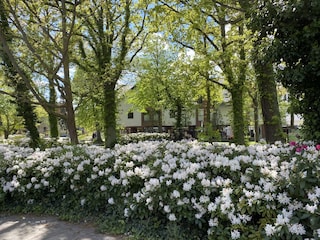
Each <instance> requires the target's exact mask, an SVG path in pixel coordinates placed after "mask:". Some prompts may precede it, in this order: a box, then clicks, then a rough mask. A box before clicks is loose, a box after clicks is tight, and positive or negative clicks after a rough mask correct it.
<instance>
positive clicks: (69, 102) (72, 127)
mask: <svg viewBox="0 0 320 240" xmlns="http://www.w3.org/2000/svg"><path fill="white" fill-rule="evenodd" d="M61 10H62V11H61V14H62V19H61V21H62V37H63V39H62V41H63V43H62V44H63V53H64V55H63V59H62V63H63V75H64V94H65V95H64V96H63V98H64V99H65V107H66V114H67V116H66V124H67V129H68V132H69V137H70V141H71V143H72V144H78V143H79V140H78V133H77V128H76V121H75V114H74V109H73V96H72V90H71V81H70V70H69V68H70V60H69V43H70V33H68V32H67V9H66V1H64V0H63V1H62V8H61Z"/></svg>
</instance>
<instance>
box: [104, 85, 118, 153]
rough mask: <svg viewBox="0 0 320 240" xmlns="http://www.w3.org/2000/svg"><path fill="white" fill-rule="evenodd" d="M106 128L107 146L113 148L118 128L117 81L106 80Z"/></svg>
mask: <svg viewBox="0 0 320 240" xmlns="http://www.w3.org/2000/svg"><path fill="white" fill-rule="evenodd" d="M104 99H105V104H104V128H105V147H106V148H113V147H114V145H115V144H116V142H117V130H116V127H117V125H116V108H117V105H116V92H115V82H112V81H106V82H105V84H104Z"/></svg>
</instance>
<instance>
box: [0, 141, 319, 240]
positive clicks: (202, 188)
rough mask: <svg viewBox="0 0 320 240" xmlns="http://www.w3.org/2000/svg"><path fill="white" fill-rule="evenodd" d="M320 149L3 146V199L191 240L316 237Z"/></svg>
mask: <svg viewBox="0 0 320 240" xmlns="http://www.w3.org/2000/svg"><path fill="white" fill-rule="evenodd" d="M319 150H320V146H319V145H316V146H314V145H312V144H311V143H307V144H300V145H298V144H290V145H289V144H287V145H283V144H280V143H278V144H275V145H253V146H249V147H244V146H236V145H233V144H231V145H222V144H208V143H199V142H185V141H183V142H171V141H152V142H151V141H145V142H139V143H132V144H128V145H117V146H116V147H115V149H113V150H110V149H103V148H101V147H97V146H64V147H57V148H51V149H47V150H45V151H40V150H36V151H33V150H32V149H29V148H19V147H14V146H4V145H2V146H1V145H0V181H1V190H0V201H2V203H4V205H6V204H11V205H12V204H13V205H14V204H16V205H28V204H40V203H41V204H45V203H46V204H48V205H50V204H51V205H55V206H58V207H59V206H60V207H61V206H64V207H70V208H79V209H80V208H85V209H88V210H90V211H100V212H104V211H105V212H109V213H110V212H113V213H117V214H119V218H124V219H125V220H126V221H128V222H129V221H138V220H141V221H143V220H148V221H151V222H153V223H157V224H159V225H170V224H175V225H176V226H180V227H181V229H183V231H185V233H187V234H189V237H188V239H212V240H213V239H320V238H319V236H320V216H319V214H320V211H319V207H318V204H319V199H320V184H319V183H320V178H319V177H320V176H319V174H320V161H319V160H320V155H319V152H320V151H319ZM192 233H195V235H194V236H192V235H191V234H192Z"/></svg>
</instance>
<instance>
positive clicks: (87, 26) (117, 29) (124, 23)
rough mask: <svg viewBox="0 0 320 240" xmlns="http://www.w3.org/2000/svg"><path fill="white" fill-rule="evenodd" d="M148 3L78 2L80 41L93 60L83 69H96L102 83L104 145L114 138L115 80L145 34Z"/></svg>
mask: <svg viewBox="0 0 320 240" xmlns="http://www.w3.org/2000/svg"><path fill="white" fill-rule="evenodd" d="M148 6H149V4H148V1H131V0H107V1H101V0H88V1H84V3H83V4H82V13H84V14H83V15H82V16H81V17H82V26H83V29H82V36H81V37H82V38H83V42H84V44H81V45H83V46H87V48H83V50H85V49H87V50H88V51H91V52H92V53H93V55H94V57H93V61H94V64H90V68H91V69H90V70H89V69H88V68H87V69H88V70H89V71H91V72H93V71H94V72H96V73H97V82H98V85H100V84H101V86H102V92H103V100H104V101H103V116H104V117H103V118H104V119H103V122H104V131H105V138H106V139H105V146H106V147H113V146H114V144H115V143H116V141H117V132H116V107H117V105H116V102H117V101H116V88H117V83H118V81H119V79H120V78H121V76H122V75H123V73H124V70H125V69H126V67H127V63H130V62H131V61H132V60H133V58H134V57H135V56H136V54H137V52H139V51H140V49H141V45H142V44H143V41H144V38H145V37H146V34H145V33H144V27H145V19H146V15H147V11H148ZM86 55H87V54H84V55H83V56H86ZM84 60H85V58H83V59H82V61H84ZM79 63H80V61H79V62H78V64H79ZM91 63H92V61H91ZM83 67H85V66H83Z"/></svg>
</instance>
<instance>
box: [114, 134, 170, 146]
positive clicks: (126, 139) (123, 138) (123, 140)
mask: <svg viewBox="0 0 320 240" xmlns="http://www.w3.org/2000/svg"><path fill="white" fill-rule="evenodd" d="M170 137H171V136H170V134H169V133H147V132H139V133H129V134H122V135H120V137H119V139H118V142H119V144H122V145H124V144H128V143H138V142H141V141H161V140H170Z"/></svg>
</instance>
